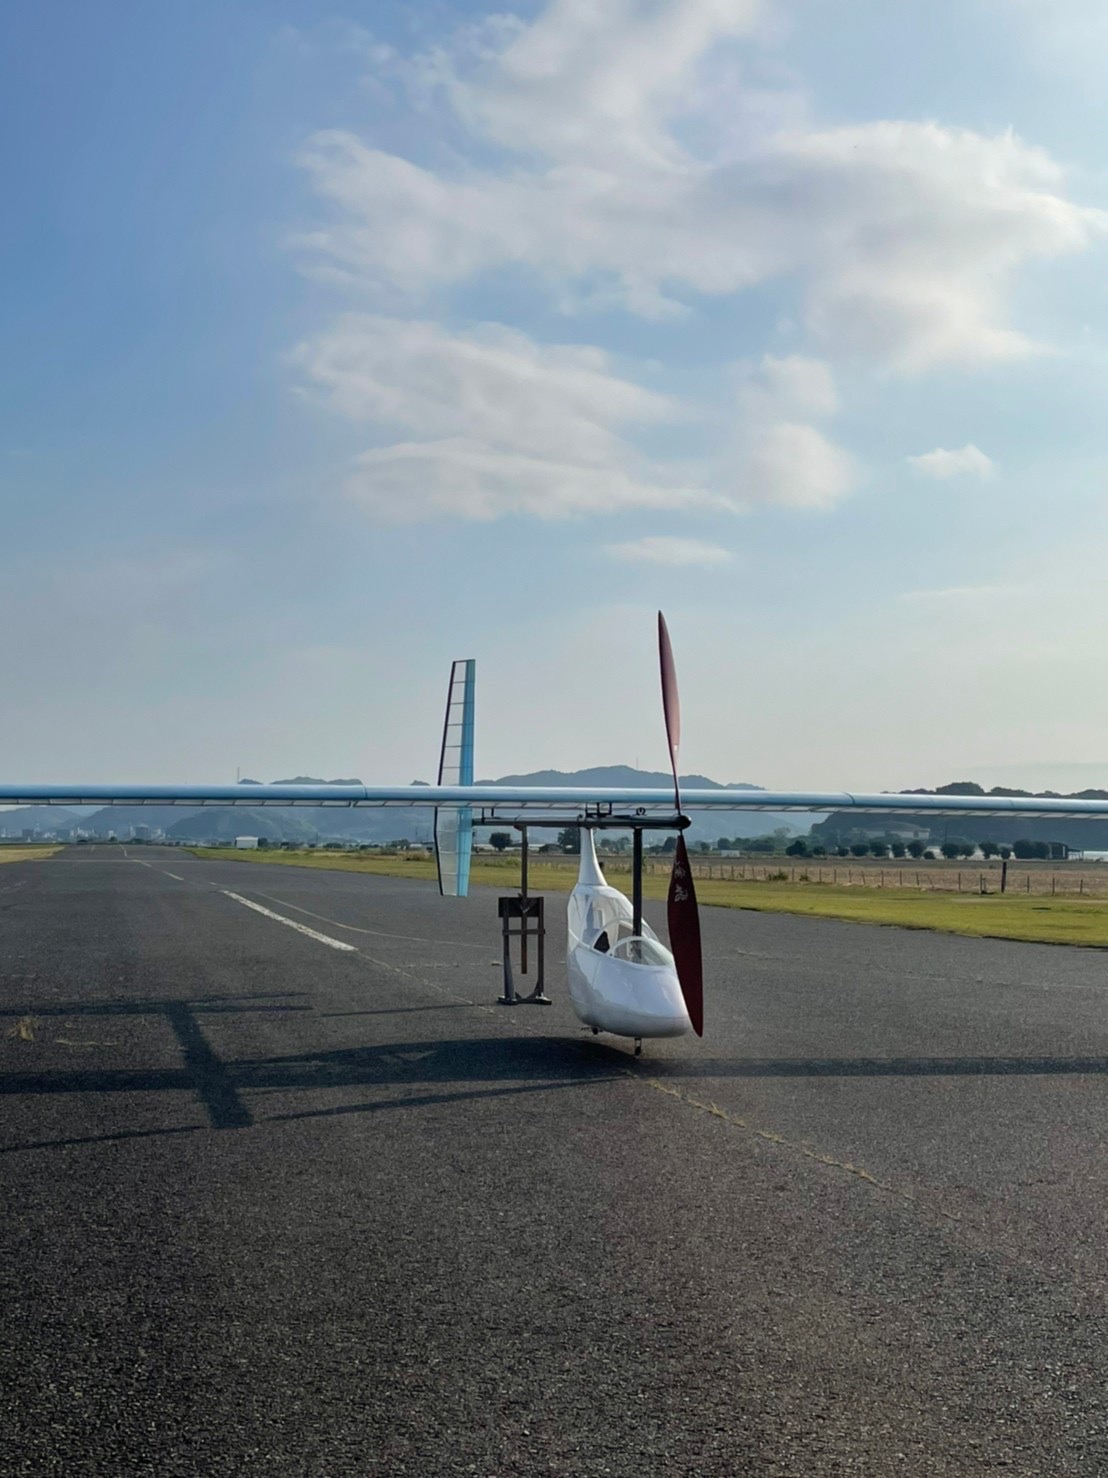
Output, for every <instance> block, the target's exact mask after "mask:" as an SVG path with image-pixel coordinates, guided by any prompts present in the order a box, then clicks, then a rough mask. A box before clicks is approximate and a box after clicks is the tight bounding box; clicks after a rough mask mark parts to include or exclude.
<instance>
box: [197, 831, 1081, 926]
mask: <svg viewBox="0 0 1108 1478" xmlns="http://www.w3.org/2000/svg"><path fill="white" fill-rule="evenodd" d="M190 850H191V851H194V852H195V853H196V855H197V856H198V857H211V858H218V859H219V860H220V861H235V862H248V863H268V864H274V865H276V866H281V865H284V866H289V867H319V868H325V869H328V870H333V871H337V872H365V873H374V874H376V875H378V876H380V877H403V878H422V879H425V880H434V878H435V876H436V874H435V864H434V862H433V860H432V859H431V858H429V857H425V856H421V855H417V856H416V857H413V858H412V860H411V861H406V860H405V858H404V857H403V855H398V856H391V857H371V856H366V855H365V854H364V853H363V854H353V855H352V854H350V853H342V852H270V851H266V852H236V851H234V850H232V849H229V848H228V849H225V848H221V847H194V848H190ZM575 875H576V874H575V870H574V868H573V867H571V866H566V864H565V863H562V862H557V863H549V862H546V863H544V862H542V861H540V860H537V859H536V860H535V861H533V862H532V864H531V866H530V869H529V875H528V876H529V886H530V890H531V892H533V893H543V892H547V893H565V892H568V891H569V889H570V888H572V886H573V882H574V878H575ZM609 875H610V878H611V881H612V882H613V883H614V884H615V886H617V887H622V886H624V884H625V880H626V878H627V877H628V866H627V864H626V863H623V864H622V865H621V866H620V865H618V864H617V866H616V867H613V868H610V869H609ZM471 881H472V882H473V883H474V884H478V885H480V884H484V885H487V886H489V887H499V888H501V889H502V890H503V891H504V892H506V893H507V892H513V891H514V890H515V889H516V888H517V887H518V886H519V859H518V857H515V858H504V859H496V858H491V857H490V858H485V857H476V858H475V859H474V862H473V870H472V873H471ZM666 886H667V880H666V878H665V877H663V876H660V875H658V874H653V875H650V876H647V877H646V878H645V879H644V892H645V894H646V896H647V897H648V898H664V897H665V894H666ZM696 891H697V896H698V897H699V899H700V901H701V903H705V904H711V905H713V906H715V907H718V908H750V909H756V910H759V911H761V912H765V913H792V914H807V915H810V916H813V917H818V918H825V919H845V920H847V921H849V922H852V923H858V924H891V925H896V926H897V927H899V928H905V929H937V930H940V931H942V932H944V933H948V934H969V935H973V936H976V937H978V938H991V939H1019V940H1024V941H1027V942H1030V943H1040V944H1082V945H1090V946H1094V947H1096V948H1098V949H1104V948H1108V900H1106V899H1096V898H1075V897H1067V898H1051V897H1044V896H1042V895H1036V894H1031V895H1029V896H1024V895H1022V894H1017V893H1006V894H1003V895H1001V894H999V893H990V894H988V895H987V896H984V897H982V896H981V895H979V894H975V893H963V894H958V893H922V892H919V891H917V890H915V889H911V890H909V889H899V888H865V887H836V886H834V885H832V884H830V883H781V882H777V883H761V882H759V883H752V882H732V881H729V880H727V879H719V878H713V879H700V880H699V881H698V882H697V885H696Z"/></svg>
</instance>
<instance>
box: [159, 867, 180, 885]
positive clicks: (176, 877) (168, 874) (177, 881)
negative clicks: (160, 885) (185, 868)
mask: <svg viewBox="0 0 1108 1478" xmlns="http://www.w3.org/2000/svg"><path fill="white" fill-rule="evenodd" d="M163 870H164V869H163ZM166 877H167V878H172V879H173V881H174V882H175V883H183V882H184V881H185V880H184V878H179V877H178V876H177V874H176V873H175V872H167V873H166Z"/></svg>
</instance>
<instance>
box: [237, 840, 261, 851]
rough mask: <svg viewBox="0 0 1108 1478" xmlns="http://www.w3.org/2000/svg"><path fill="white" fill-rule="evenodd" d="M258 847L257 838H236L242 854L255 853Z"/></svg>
mask: <svg viewBox="0 0 1108 1478" xmlns="http://www.w3.org/2000/svg"><path fill="white" fill-rule="evenodd" d="M257 845H258V838H257V837H236V838H235V846H236V847H237V848H238V849H239V851H240V852H250V851H253V850H254V849H255V848H256V847H257Z"/></svg>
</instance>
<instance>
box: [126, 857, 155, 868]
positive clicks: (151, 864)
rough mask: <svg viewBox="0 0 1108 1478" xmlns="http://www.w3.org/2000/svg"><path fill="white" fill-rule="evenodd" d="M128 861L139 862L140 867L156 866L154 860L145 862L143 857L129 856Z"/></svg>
mask: <svg viewBox="0 0 1108 1478" xmlns="http://www.w3.org/2000/svg"><path fill="white" fill-rule="evenodd" d="M127 861H128V862H137V863H138V865H139V866H140V867H153V866H154V864H153V863H152V862H143V860H142V858H141V857H128V858H127Z"/></svg>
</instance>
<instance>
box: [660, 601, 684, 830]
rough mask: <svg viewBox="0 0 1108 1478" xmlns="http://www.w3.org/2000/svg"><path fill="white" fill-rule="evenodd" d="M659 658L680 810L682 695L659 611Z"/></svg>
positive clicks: (667, 733)
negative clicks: (679, 770)
mask: <svg viewBox="0 0 1108 1478" xmlns="http://www.w3.org/2000/svg"><path fill="white" fill-rule="evenodd" d="M658 658H659V661H660V663H661V668H662V712H663V713H664V714H665V716H666V739H667V741H668V743H669V762H670V765H671V766H672V768H673V799H674V803H675V805H676V807H677V809H678V811H680V809H681V787H680V784H679V783H678V780H677V755H678V753H679V751H680V749H681V697H680V695H679V693H678V691H677V668H676V666H675V665H674V661H673V648H672V647H671V646H670V642H669V631H668V629H667V627H666V618H665V617H664V616H663V615H662V613H661V611H659V612H658Z"/></svg>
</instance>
